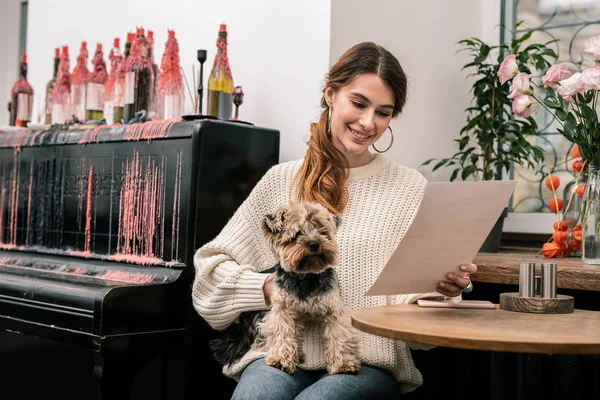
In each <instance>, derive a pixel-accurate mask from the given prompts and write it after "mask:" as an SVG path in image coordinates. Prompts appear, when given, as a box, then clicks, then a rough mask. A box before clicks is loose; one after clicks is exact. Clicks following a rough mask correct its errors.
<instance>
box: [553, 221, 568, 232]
mask: <svg viewBox="0 0 600 400" xmlns="http://www.w3.org/2000/svg"><path fill="white" fill-rule="evenodd" d="M568 228H569V225H568V224H567V223H566V222H565V221H560V222H558V221H556V222H555V223H554V230H555V231H566V230H567V229H568Z"/></svg>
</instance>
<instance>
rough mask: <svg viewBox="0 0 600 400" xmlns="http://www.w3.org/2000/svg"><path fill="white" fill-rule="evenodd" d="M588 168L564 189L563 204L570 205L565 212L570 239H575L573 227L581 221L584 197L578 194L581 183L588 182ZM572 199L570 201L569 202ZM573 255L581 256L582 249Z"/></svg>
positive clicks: (564, 218)
mask: <svg viewBox="0 0 600 400" xmlns="http://www.w3.org/2000/svg"><path fill="white" fill-rule="evenodd" d="M587 171H588V168H587V166H586V167H585V169H584V170H583V171H581V175H580V176H579V179H576V178H575V179H573V180H571V181H570V182H569V183H567V184H566V186H565V190H564V191H563V204H564V206H565V208H566V207H567V205H568V206H569V208H568V210H567V211H566V212H565V213H564V216H563V220H564V221H565V222H566V223H567V234H568V235H569V236H568V241H570V240H572V239H573V233H572V232H573V228H574V227H575V226H577V225H578V224H579V223H580V222H581V209H582V206H583V199H582V197H579V196H578V195H577V188H578V187H579V186H580V185H585V184H586V182H587V176H588V173H587ZM569 201H570V203H569ZM571 255H572V256H581V252H580V251H576V252H575V253H571Z"/></svg>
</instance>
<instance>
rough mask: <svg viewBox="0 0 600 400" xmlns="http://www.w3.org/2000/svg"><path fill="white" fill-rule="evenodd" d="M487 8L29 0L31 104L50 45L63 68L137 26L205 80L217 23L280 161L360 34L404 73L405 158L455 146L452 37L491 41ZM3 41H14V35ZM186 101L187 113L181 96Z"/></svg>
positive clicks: (299, 144)
mask: <svg viewBox="0 0 600 400" xmlns="http://www.w3.org/2000/svg"><path fill="white" fill-rule="evenodd" d="M2 1H3V2H6V1H8V0H2ZM15 3H17V1H16V0H15ZM3 8H5V7H3ZM115 10H120V11H119V12H115ZM499 10H500V2H499V1H489V0H485V1H482V0H460V1H447V0H420V1H407V0H371V1H370V2H365V1H364V0H305V1H304V0H302V1H301V0H297V1H294V2H292V1H290V0H286V1H278V0H250V1H249V0H220V1H208V0H170V1H168V2H165V1H162V0H105V1H104V2H102V3H101V4H100V3H98V2H92V1H91V0H30V1H29V24H28V27H29V28H28V49H27V51H28V54H29V61H30V63H29V76H30V80H31V83H32V85H33V86H34V89H35V90H36V93H37V95H38V96H37V101H36V104H35V105H34V110H38V107H39V109H40V110H41V109H42V104H41V101H40V99H42V98H43V88H44V87H45V84H46V82H47V81H48V79H49V78H50V75H51V73H52V57H53V52H54V48H55V47H57V46H61V45H63V44H67V45H69V49H70V54H71V66H72V67H73V66H74V62H75V57H76V55H77V52H78V49H79V46H80V42H81V41H82V40H87V41H88V47H90V48H94V47H95V43H96V42H98V41H100V42H102V43H103V44H104V46H105V48H106V47H109V46H110V44H111V43H112V38H113V37H114V36H119V37H121V41H122V42H124V38H125V35H126V32H127V31H133V30H134V29H135V27H136V26H143V27H144V28H146V29H152V30H154V32H155V38H156V40H155V43H156V44H155V53H156V54H155V55H156V59H157V61H158V62H160V57H161V55H162V52H163V49H164V42H165V40H166V36H167V29H174V30H175V32H176V35H177V38H178V40H179V44H180V48H181V60H182V66H183V68H184V70H185V72H186V75H187V78H188V80H189V81H190V82H189V83H190V85H192V82H191V75H192V73H191V72H192V65H195V66H196V67H198V62H197V60H196V50H197V49H199V48H204V49H207V50H208V60H207V62H206V63H205V64H204V67H205V68H204V78H205V84H206V79H207V77H208V74H209V71H210V68H211V66H212V60H213V58H214V55H215V49H216V48H215V42H216V38H217V31H218V28H219V24H220V23H222V22H225V23H227V27H228V31H229V56H230V60H231V68H232V72H233V76H234V80H235V84H236V85H242V86H243V88H244V92H245V93H246V95H245V98H244V104H243V105H242V106H241V108H240V118H241V119H244V120H248V121H251V122H253V123H255V124H256V125H260V126H266V127H271V128H275V129H279V130H280V131H281V134H282V135H281V157H280V159H281V161H287V160H290V159H295V158H300V157H302V156H303V155H304V152H305V149H306V146H305V145H304V142H303V140H305V139H306V135H307V133H308V130H309V124H310V122H312V121H313V120H314V119H315V118H316V117H317V115H318V113H319V100H320V97H321V84H322V82H323V79H324V77H325V74H326V72H327V70H328V68H329V66H330V65H331V64H332V63H333V62H334V61H335V60H336V59H337V57H339V56H340V55H341V54H342V53H343V51H344V50H346V49H347V48H348V47H350V46H351V45H352V44H355V43H357V42H359V41H364V40H371V41H375V42H377V43H380V44H382V45H384V46H385V47H387V48H388V49H389V50H391V51H392V53H394V54H395V55H396V56H397V57H398V58H399V59H400V62H401V63H402V65H403V67H404V69H405V71H406V73H407V75H408V77H409V101H408V103H407V105H406V108H405V110H404V112H403V114H402V115H400V116H399V117H398V119H396V120H395V121H393V123H392V129H394V132H395V137H396V141H395V143H394V146H393V148H392V149H391V150H390V151H389V152H388V157H390V158H391V159H394V160H396V161H398V162H401V163H403V164H405V165H408V166H411V167H415V168H416V167H418V166H419V165H420V164H421V162H423V161H424V160H426V159H428V158H433V157H447V156H450V155H451V154H452V153H453V152H454V151H455V149H456V147H455V143H454V142H453V139H455V138H457V137H458V133H459V131H460V129H461V128H462V126H463V125H464V123H465V120H466V116H465V114H464V109H465V108H466V107H468V105H469V101H470V99H471V97H470V94H469V90H470V87H471V86H470V82H469V81H468V80H467V79H466V73H465V72H464V71H461V68H462V66H463V65H464V64H465V63H466V62H467V61H468V60H467V59H466V58H465V56H464V55H462V54H461V53H457V52H456V51H457V50H458V45H457V42H458V41H459V40H460V39H463V38H467V37H470V36H477V37H480V38H482V39H483V40H485V41H487V42H488V43H490V44H492V43H496V42H497V40H498V37H499V28H498V26H497V25H498V24H499V21H500V11H499ZM3 11H4V10H3ZM2 15H3V16H4V15H5V14H4V13H3V14H2ZM3 16H2V17H1V18H4V17H3ZM49 21H52V23H51V24H50V23H49ZM0 29H1V28H0ZM15 35H16V33H15ZM14 43H15V44H14V46H15V51H16V36H15V40H14ZM15 68H16V67H15ZM2 71H3V73H4V70H2ZM12 81H14V77H12V78H11V82H12ZM191 89H192V91H193V90H194V88H193V87H192V88H191ZM0 93H2V92H0ZM4 93H7V91H6V90H5V91H4ZM205 93H206V91H205ZM186 101H187V108H188V110H187V111H188V112H192V106H191V103H190V101H189V98H188V97H187V94H186ZM38 105H39V106H38ZM204 105H205V106H206V100H204ZM0 116H1V114H0ZM0 124H1V123H0ZM387 135H388V134H385V135H384V137H383V138H382V140H381V147H385V146H386V145H387V143H388V142H387V140H388V136H387ZM421 171H422V172H423V173H424V175H425V176H426V177H427V178H428V179H431V180H446V179H447V177H448V176H449V173H450V171H439V172H436V173H435V174H433V175H432V174H431V173H430V169H421Z"/></svg>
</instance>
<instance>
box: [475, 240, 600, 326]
mask: <svg viewBox="0 0 600 400" xmlns="http://www.w3.org/2000/svg"><path fill="white" fill-rule="evenodd" d="M521 261H530V262H536V263H537V264H538V266H537V268H536V269H537V272H536V275H541V263H543V262H554V263H557V264H558V272H557V286H558V288H562V289H579V290H592V291H600V265H598V266H591V265H585V264H584V263H583V261H582V260H581V258H580V257H564V258H544V256H543V255H541V254H540V255H539V256H536V251H533V250H531V251H523V250H515V251H500V252H498V253H479V254H477V256H476V257H475V260H473V263H475V264H477V273H475V274H473V275H472V276H471V280H473V282H488V283H505V284H512V285H518V284H519V264H520V263H521ZM599 335H600V333H599Z"/></svg>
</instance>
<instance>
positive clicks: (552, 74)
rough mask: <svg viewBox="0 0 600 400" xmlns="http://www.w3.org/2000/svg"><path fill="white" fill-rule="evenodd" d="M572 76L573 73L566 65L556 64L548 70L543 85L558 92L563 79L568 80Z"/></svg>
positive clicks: (543, 78)
mask: <svg viewBox="0 0 600 400" xmlns="http://www.w3.org/2000/svg"><path fill="white" fill-rule="evenodd" d="M570 76H571V72H570V71H569V69H568V68H567V67H566V66H565V65H564V64H555V65H553V66H551V67H550V68H549V69H548V72H546V75H544V76H543V77H542V83H543V84H544V87H548V86H550V87H551V88H552V89H554V90H556V88H557V87H558V85H557V84H558V83H559V82H560V81H562V80H563V79H567V78H568V77H570Z"/></svg>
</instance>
